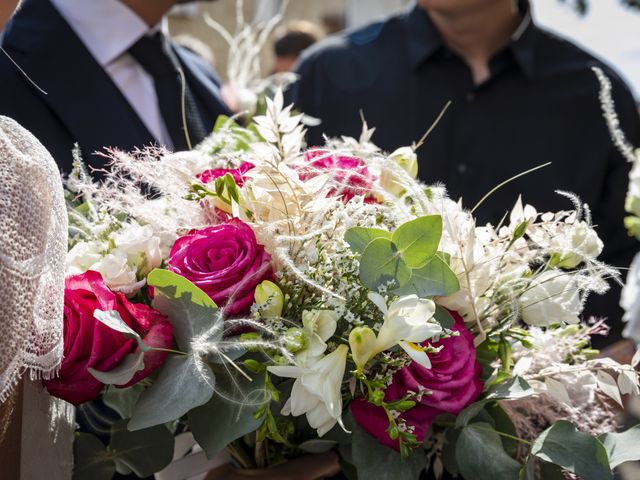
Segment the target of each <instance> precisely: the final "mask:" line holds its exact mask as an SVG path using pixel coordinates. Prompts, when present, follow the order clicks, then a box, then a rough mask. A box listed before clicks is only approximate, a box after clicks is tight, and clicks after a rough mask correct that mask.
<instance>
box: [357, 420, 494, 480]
mask: <svg viewBox="0 0 640 480" xmlns="http://www.w3.org/2000/svg"><path fill="white" fill-rule="evenodd" d="M350 430H351V431H352V432H353V433H352V460H353V465H354V466H355V467H356V468H357V470H358V478H362V479H368V478H371V479H373V478H375V479H376V480H415V479H416V478H420V473H421V472H422V471H423V470H424V469H425V467H426V464H427V460H426V456H425V453H424V450H422V449H418V450H415V451H414V452H413V454H412V455H411V456H410V457H409V458H407V459H406V460H404V461H403V460H402V459H401V458H400V454H399V453H398V452H396V451H395V450H394V449H392V448H389V447H387V446H384V445H382V444H381V443H380V442H378V440H377V439H376V438H374V437H372V436H371V435H369V433H367V432H366V431H365V430H363V429H362V428H360V427H359V426H357V425H354V426H353V428H350ZM494 480H495V479H494Z"/></svg>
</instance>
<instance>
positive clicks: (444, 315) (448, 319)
mask: <svg viewBox="0 0 640 480" xmlns="http://www.w3.org/2000/svg"><path fill="white" fill-rule="evenodd" d="M433 318H435V319H436V322H438V323H439V324H440V326H441V327H442V328H449V329H450V328H452V327H453V325H454V324H455V323H456V321H455V320H454V319H453V317H452V316H451V314H450V313H449V312H448V311H447V309H446V308H442V307H441V306H440V305H436V313H434V315H433Z"/></svg>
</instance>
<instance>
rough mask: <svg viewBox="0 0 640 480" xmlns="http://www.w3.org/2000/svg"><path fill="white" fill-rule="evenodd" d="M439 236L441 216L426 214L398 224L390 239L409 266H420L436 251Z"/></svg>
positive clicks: (440, 233)
mask: <svg viewBox="0 0 640 480" xmlns="http://www.w3.org/2000/svg"><path fill="white" fill-rule="evenodd" d="M441 237H442V217H441V216H440V215H427V216H425V217H420V218H416V219H415V220H411V221H410V222H407V223H403V224H402V225H400V226H399V227H398V229H397V230H396V231H395V232H393V236H392V237H391V240H392V241H393V243H395V244H396V245H397V246H398V251H399V252H400V255H402V259H403V260H404V261H405V263H406V264H407V265H408V266H409V267H410V268H420V267H422V266H424V265H425V264H426V263H427V262H428V261H429V260H430V259H431V258H432V257H433V256H434V255H435V253H436V251H438V245H440V238H441Z"/></svg>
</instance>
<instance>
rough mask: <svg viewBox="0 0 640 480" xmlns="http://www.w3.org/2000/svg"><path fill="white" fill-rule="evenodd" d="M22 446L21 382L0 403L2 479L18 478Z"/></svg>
mask: <svg viewBox="0 0 640 480" xmlns="http://www.w3.org/2000/svg"><path fill="white" fill-rule="evenodd" d="M21 444H22V382H20V383H19V384H18V385H16V386H15V387H14V388H13V390H12V392H11V394H10V395H9V397H8V398H7V399H6V400H5V401H4V402H2V403H0V465H1V467H0V468H1V469H2V475H3V477H2V478H7V479H18V478H20V449H21Z"/></svg>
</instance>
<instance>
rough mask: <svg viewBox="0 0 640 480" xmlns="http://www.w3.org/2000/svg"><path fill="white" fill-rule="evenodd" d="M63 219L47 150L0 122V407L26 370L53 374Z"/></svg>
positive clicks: (58, 343) (59, 335)
mask: <svg viewBox="0 0 640 480" xmlns="http://www.w3.org/2000/svg"><path fill="white" fill-rule="evenodd" d="M66 249H67V215H66V210H65V203H64V195H63V190H62V183H61V179H60V174H59V171H58V168H57V167H56V164H55V163H54V161H53V159H52V158H51V156H50V155H49V153H48V152H47V150H46V149H45V148H44V147H43V146H42V145H41V144H40V143H39V142H38V140H36V139H35V138H34V137H33V135H31V134H30V133H29V132H28V131H26V130H25V129H24V128H22V127H21V126H20V125H18V124H17V123H16V122H14V121H13V120H11V119H9V118H6V117H1V116H0V339H1V340H0V341H1V342H2V347H1V348H0V402H2V401H3V400H4V399H6V398H7V396H8V395H9V394H10V392H11V388H12V387H13V386H14V385H16V383H17V382H18V381H19V379H20V377H21V376H22V375H23V374H24V373H25V372H26V371H27V370H28V371H29V373H30V376H31V378H32V379H38V378H49V377H51V376H52V375H54V374H55V373H56V372H57V369H58V368H59V366H60V362H61V360H62V354H63V299H64V258H65V254H66Z"/></svg>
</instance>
